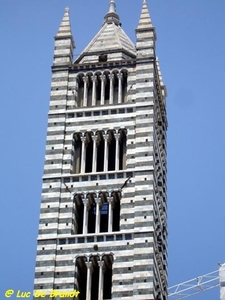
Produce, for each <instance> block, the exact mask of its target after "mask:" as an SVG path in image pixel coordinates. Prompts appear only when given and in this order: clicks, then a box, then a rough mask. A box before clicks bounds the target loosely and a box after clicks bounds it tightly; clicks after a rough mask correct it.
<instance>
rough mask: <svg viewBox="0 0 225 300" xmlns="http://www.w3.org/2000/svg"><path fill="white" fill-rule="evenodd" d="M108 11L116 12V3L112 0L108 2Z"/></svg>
mask: <svg viewBox="0 0 225 300" xmlns="http://www.w3.org/2000/svg"><path fill="white" fill-rule="evenodd" d="M109 12H110V13H115V12H116V3H115V1H114V0H111V1H110V3H109Z"/></svg>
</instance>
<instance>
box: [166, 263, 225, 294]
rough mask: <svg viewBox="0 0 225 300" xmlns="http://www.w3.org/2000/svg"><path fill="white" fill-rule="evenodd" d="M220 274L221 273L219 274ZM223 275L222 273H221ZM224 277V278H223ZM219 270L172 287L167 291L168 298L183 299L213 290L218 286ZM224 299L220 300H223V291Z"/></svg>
mask: <svg viewBox="0 0 225 300" xmlns="http://www.w3.org/2000/svg"><path fill="white" fill-rule="evenodd" d="M224 271H225V264H224ZM221 274H222V272H221ZM223 274H224V272H223ZM224 277H225V276H224ZM219 279H220V276H219V270H217V271H214V272H211V273H208V274H205V275H203V276H199V277H196V278H193V279H191V280H188V281H185V282H182V283H180V284H177V285H174V286H172V287H170V288H169V289H168V293H169V294H168V297H169V298H170V299H171V300H172V299H174V300H180V299H185V298H188V297H190V296H193V295H196V294H198V293H201V292H204V291H207V290H210V289H213V288H215V287H217V286H219V285H220V280H219ZM224 283H225V278H224ZM223 297H224V298H220V300H225V290H224V296H223Z"/></svg>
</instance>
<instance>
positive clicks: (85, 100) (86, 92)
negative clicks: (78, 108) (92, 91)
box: [83, 76, 88, 106]
mask: <svg viewBox="0 0 225 300" xmlns="http://www.w3.org/2000/svg"><path fill="white" fill-rule="evenodd" d="M83 81H84V102H83V105H84V106H87V97H88V76H84V77H83Z"/></svg>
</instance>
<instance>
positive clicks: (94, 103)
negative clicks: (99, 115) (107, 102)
mask: <svg viewBox="0 0 225 300" xmlns="http://www.w3.org/2000/svg"><path fill="white" fill-rule="evenodd" d="M91 79H92V82H93V86H92V106H95V105H96V82H97V76H95V75H94V76H91Z"/></svg>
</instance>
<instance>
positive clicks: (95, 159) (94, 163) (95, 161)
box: [92, 135, 98, 173]
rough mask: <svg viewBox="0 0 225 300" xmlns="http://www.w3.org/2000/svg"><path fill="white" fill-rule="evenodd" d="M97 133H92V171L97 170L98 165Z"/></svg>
mask: <svg viewBox="0 0 225 300" xmlns="http://www.w3.org/2000/svg"><path fill="white" fill-rule="evenodd" d="M97 139H98V136H97V135H92V140H93V159H92V172H93V173H95V172H96V166H97V145H96V144H97Z"/></svg>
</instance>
